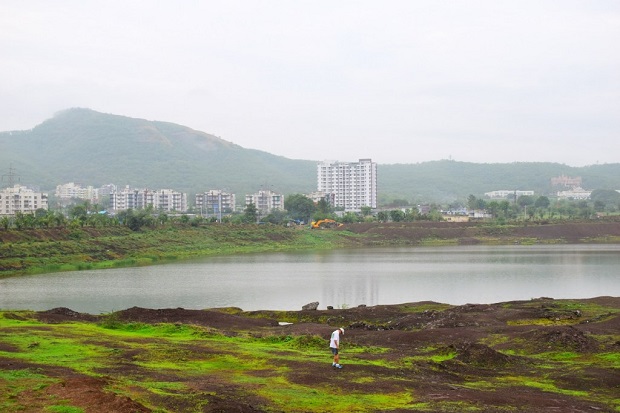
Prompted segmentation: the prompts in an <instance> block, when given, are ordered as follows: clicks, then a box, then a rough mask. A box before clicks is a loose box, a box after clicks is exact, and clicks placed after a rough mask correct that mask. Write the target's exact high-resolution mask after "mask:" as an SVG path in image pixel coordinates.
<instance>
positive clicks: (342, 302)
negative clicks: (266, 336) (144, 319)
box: [0, 245, 620, 314]
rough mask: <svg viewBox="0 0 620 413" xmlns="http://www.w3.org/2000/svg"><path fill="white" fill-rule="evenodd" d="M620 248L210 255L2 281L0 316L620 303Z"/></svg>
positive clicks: (401, 249)
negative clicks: (315, 305) (6, 312)
mask: <svg viewBox="0 0 620 413" xmlns="http://www.w3.org/2000/svg"><path fill="white" fill-rule="evenodd" d="M619 265H620V246H616V245H585V246H581V245H580V246H562V245H554V246H499V247H488V246H468V247H441V248H383V249H365V250H337V251H321V252H301V253H275V254H255V255H239V256H227V257H212V258H207V259H201V260H196V261H192V262H181V263H174V264H169V265H159V266H152V267H139V268H124V269H110V270H99V271H83V272H69V273H57V274H46V275H36V276H28V277H17V278H9V279H4V280H0V308H2V309H32V310H44V309H49V308H53V307H59V306H63V307H69V308H72V309H74V310H76V311H84V312H90V313H95V314H96V313H101V312H109V311H113V310H119V309H124V308H129V307H132V306H141V307H149V308H164V307H183V308H212V307H226V306H237V307H241V308H243V309H245V310H257V309H282V310H285V309H293V310H296V309H300V308H301V306H302V305H303V304H306V303H308V302H311V301H319V302H320V308H325V307H326V306H328V305H331V306H334V307H342V306H349V307H352V306H357V305H359V304H366V305H369V306H370V305H377V304H394V303H404V302H413V301H426V300H432V301H438V302H444V303H450V304H465V303H474V302H477V303H491V302H499V301H506V300H516V299H530V298H533V297H540V296H549V297H555V298H584V297H594V296H599V295H620V283H618V281H619V276H618V274H617V273H618V268H620V266H619Z"/></svg>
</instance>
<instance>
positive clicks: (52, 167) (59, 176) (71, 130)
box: [0, 109, 620, 203]
mask: <svg viewBox="0 0 620 413" xmlns="http://www.w3.org/2000/svg"><path fill="white" fill-rule="evenodd" d="M368 157H370V158H372V154H371V153H370V154H368ZM340 160H341V161H355V159H340ZM317 162H318V160H295V159H288V158H285V157H282V156H276V155H272V154H270V153H267V152H262V151H258V150H253V149H245V148H242V147H241V146H239V145H235V144H234V143H231V142H228V141H225V140H223V139H221V138H219V137H217V136H214V135H210V134H208V133H204V132H200V131H196V130H193V129H190V128H187V127H185V126H181V125H176V124H173V123H167V122H157V121H148V120H144V119H135V118H129V117H125V116H118V115H111V114H105V113H99V112H96V111H93V110H89V109H69V110H65V111H62V112H60V113H58V114H57V115H56V116H54V117H53V118H51V119H49V120H47V121H45V122H43V123H41V124H40V125H38V126H36V127H35V128H33V129H31V130H27V131H13V132H2V133H0V171H1V172H2V174H6V173H7V172H8V170H9V168H10V167H12V168H13V169H14V170H15V171H16V172H17V174H18V175H19V176H20V177H21V182H22V183H23V184H27V185H29V186H38V187H40V188H41V190H44V191H48V192H53V190H54V189H55V187H56V185H58V184H62V183H67V182H79V183H82V184H84V185H93V186H95V187H97V186H100V185H104V184H108V183H114V184H117V185H130V186H132V187H137V188H143V187H148V188H153V189H158V188H170V189H175V190H178V191H182V192H187V193H188V196H189V199H190V200H192V199H193V195H194V194H195V193H198V192H202V191H206V190H209V189H215V188H222V189H227V190H229V191H231V192H234V193H236V194H237V197H238V199H239V200H242V199H243V196H244V195H245V194H248V193H253V192H256V191H257V190H259V189H261V188H264V189H273V190H275V191H278V192H282V193H284V194H288V193H308V192H311V191H314V190H316V164H317ZM562 174H564V175H568V176H581V177H582V179H583V187H584V188H587V189H620V163H616V164H604V165H593V166H587V167H570V166H567V165H562V164H557V163H510V164H476V163H467V162H455V161H449V160H442V161H432V162H423V163H418V164H395V165H382V164H380V165H379V166H378V188H379V201H380V203H388V202H390V201H392V200H393V199H405V200H408V201H411V202H441V203H447V202H452V201H454V200H456V199H460V200H463V199H465V198H467V196H468V195H469V194H474V195H476V196H482V195H483V194H484V192H489V191H493V190H498V189H524V190H525V189H531V190H534V191H536V193H540V194H547V193H551V191H552V188H551V187H550V179H551V178H552V177H555V176H559V175H562ZM6 185H7V183H6V179H5V182H2V186H6ZM190 202H191V201H190Z"/></svg>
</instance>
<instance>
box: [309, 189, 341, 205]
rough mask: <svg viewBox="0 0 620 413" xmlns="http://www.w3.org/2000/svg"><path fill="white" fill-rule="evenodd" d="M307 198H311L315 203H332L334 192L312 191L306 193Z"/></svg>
mask: <svg viewBox="0 0 620 413" xmlns="http://www.w3.org/2000/svg"><path fill="white" fill-rule="evenodd" d="M306 197H308V198H309V199H311V200H312V202H314V203H315V204H316V203H318V202H320V201H325V202H327V204H328V205H334V203H335V201H336V194H334V193H332V192H322V191H321V192H318V191H317V192H312V193H309V194H307V195H306Z"/></svg>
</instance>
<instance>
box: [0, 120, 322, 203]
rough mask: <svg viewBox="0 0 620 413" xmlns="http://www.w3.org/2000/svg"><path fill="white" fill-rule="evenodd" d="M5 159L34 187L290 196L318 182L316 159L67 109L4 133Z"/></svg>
mask: <svg viewBox="0 0 620 413" xmlns="http://www.w3.org/2000/svg"><path fill="white" fill-rule="evenodd" d="M0 148H2V151H1V155H0V164H1V165H2V169H3V172H4V171H6V170H8V167H9V165H10V164H12V165H13V168H14V169H16V170H17V171H18V174H19V175H21V178H22V181H23V182H27V183H28V184H29V185H39V186H40V187H41V188H42V189H46V190H52V189H54V188H55V187H56V185H58V184H62V183H66V182H80V183H83V184H85V185H93V186H100V185H104V184H108V183H114V184H117V185H130V186H132V187H138V188H142V187H149V188H171V189H175V190H178V191H183V192H188V193H189V194H190V198H191V194H194V193H196V192H201V191H206V190H209V189H214V188H226V189H230V190H231V191H234V192H236V193H240V194H244V193H251V192H255V191H257V190H259V189H261V187H270V188H273V189H274V190H276V191H280V192H284V193H288V192H295V191H304V192H307V191H312V190H313V189H314V188H315V187H316V178H315V175H316V162H311V161H300V160H291V159H287V158H284V157H281V156H275V155H271V154H269V153H266V152H261V151H257V150H250V149H244V148H242V147H240V146H238V145H235V144H233V143H231V142H227V141H225V140H223V139H220V138H218V137H216V136H213V135H209V134H207V133H204V132H199V131H196V130H192V129H190V128H187V127H184V126H180V125H176V124H173V123H166V122H154V121H147V120H143V119H133V118H128V117H124V116H117V115H109V114H103V113H98V112H95V111H92V110H88V109H70V110H66V111H63V112H61V113H59V114H57V115H56V116H55V117H53V118H52V119H50V120H47V121H45V122H43V123H42V124H40V125H38V126H37V127H35V128H34V129H32V130H29V131H19V132H4V133H2V134H0Z"/></svg>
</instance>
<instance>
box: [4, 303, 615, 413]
mask: <svg viewBox="0 0 620 413" xmlns="http://www.w3.org/2000/svg"><path fill="white" fill-rule="evenodd" d="M579 301H580V302H581V303H582V304H583V305H584V306H587V305H591V304H598V305H603V306H608V307H610V308H613V309H619V308H620V297H598V298H593V299H587V300H579ZM558 303H559V300H558V301H556V300H553V299H551V298H540V299H536V300H531V301H522V302H511V303H498V304H488V305H463V306H438V305H436V304H435V303H412V304H403V305H390V306H375V307H357V308H351V309H335V310H315V311H297V312H287V313H286V317H288V319H291V318H293V319H296V320H297V321H296V322H294V323H293V324H291V325H282V326H280V325H278V323H277V321H276V319H275V317H276V316H282V315H283V313H275V312H269V311H256V312H242V311H241V310H235V309H227V310H226V312H224V310H223V309H222V310H217V309H215V310H204V311H198V310H184V309H181V308H177V309H159V310H153V309H143V308H137V307H134V308H130V309H128V310H125V311H121V312H118V313H116V316H117V317H118V320H121V321H127V322H128V321H136V322H142V323H187V324H193V325H200V326H206V327H210V328H214V329H217V330H218V331H220V332H222V333H225V334H228V335H232V336H234V335H236V334H239V333H240V332H245V333H247V332H251V334H253V335H254V336H256V337H260V336H273V335H276V336H278V335H282V336H287V335H292V336H308V337H309V338H312V337H315V336H319V337H321V338H324V339H327V337H328V336H329V334H330V333H331V331H332V330H333V329H334V327H335V326H343V327H344V328H345V335H344V337H343V338H344V340H343V351H342V362H343V364H345V368H344V369H342V370H336V369H331V368H330V367H329V364H328V363H329V362H330V355H329V354H328V352H327V351H326V366H324V365H318V364H317V363H316V362H310V361H308V362H303V361H292V360H291V361H280V363H283V364H286V366H287V367H288V368H289V371H290V374H288V375H287V379H288V380H289V381H291V382H294V383H298V384H300V385H303V386H308V387H312V386H314V385H316V383H317V380H320V381H321V382H322V383H323V384H328V385H333V386H337V388H339V389H341V391H342V392H360V393H363V392H364V391H365V390H366V391H369V392H371V391H372V392H377V391H379V390H380V391H384V392H386V393H388V392H391V393H400V392H403V391H409V392H411V393H413V394H414V395H415V398H416V399H417V400H420V401H422V402H427V403H430V404H431V405H432V403H437V402H446V401H452V402H465V403H468V404H469V405H470V406H471V405H474V406H476V407H477V408H478V409H479V410H477V411H481V412H507V411H511V412H534V413H543V412H544V413H547V412H563V413H564V412H566V413H570V412H611V411H613V410H612V409H611V408H610V406H609V405H607V404H604V403H599V402H596V401H591V400H585V399H583V398H578V397H572V396H571V395H567V394H562V393H560V392H545V391H543V390H540V389H537V388H535V387H527V386H520V387H519V386H517V387H515V386H511V387H501V386H497V387H496V388H495V389H494V391H488V389H486V390H483V389H476V388H472V387H471V386H465V385H464V384H465V383H466V382H476V381H484V380H487V379H488V380H492V379H494V378H500V377H508V376H510V377H513V376H514V377H519V376H527V375H528V374H531V371H532V369H534V368H535V367H536V366H537V365H538V364H540V363H542V361H541V360H540V359H536V358H531V357H526V356H518V355H509V354H505V353H503V352H502V350H506V349H511V350H517V351H522V353H517V354H539V353H544V352H548V351H551V350H554V351H565V352H574V353H577V354H584V355H588V354H589V355H594V354H597V353H614V352H619V351H620V341H619V340H617V337H618V334H619V332H620V315H619V314H618V313H617V312H615V313H612V312H610V313H605V314H598V315H596V316H591V317H590V316H589V315H588V314H587V313H581V312H580V311H569V310H564V309H562V308H563V307H562V306H561V305H559V304H558ZM422 306H424V307H428V308H431V307H432V308H435V309H429V310H420V311H415V312H414V311H412V310H411V309H412V308H413V307H416V308H423V307H422ZM235 311H236V314H230V312H235ZM36 316H37V318H39V319H40V320H41V321H45V322H48V323H59V322H66V321H72V320H80V321H85V322H91V321H96V320H97V319H98V317H97V316H92V315H88V314H80V313H76V312H74V311H71V310H70V309H66V308H58V309H54V310H50V311H44V312H39V313H37V315H36ZM326 320H327V321H326ZM524 320H529V321H532V320H537V321H538V322H540V320H548V321H549V324H550V325H544V326H543V325H535V324H533V323H532V322H530V323H525V322H524V323H523V324H519V323H515V322H518V321H524ZM497 336H501V337H505V338H506V340H505V341H504V342H503V343H504V344H502V342H499V343H498V344H490V343H489V342H488V341H485V340H484V339H489V338H491V337H497ZM610 337H611V338H610ZM614 337H615V338H614ZM484 343H489V344H488V345H487V344H484ZM347 346H369V347H370V346H379V347H383V348H389V351H388V352H387V353H381V354H373V353H368V354H365V353H362V354H359V353H357V354H356V355H355V356H350V355H348V354H347ZM429 347H432V348H434V349H436V350H435V352H436V354H437V355H441V354H447V353H452V354H456V356H455V357H454V358H452V359H449V360H445V361H439V362H431V361H430V360H429V359H428V353H427V351H428V350H425V349H428V348H429ZM0 350H1V351H5V352H13V351H16V350H17V349H14V348H10V346H4V347H2V348H0ZM174 350H175V351H177V352H179V353H182V354H183V357H185V358H187V359H194V358H196V359H204V358H205V357H209V356H213V357H216V356H217V354H211V355H209V354H205V353H204V347H198V346H193V347H192V346H191V345H180V346H179V347H178V348H175V349H174ZM421 354H424V355H425V359H426V360H429V361H415V362H414V361H411V362H404V363H402V367H401V368H400V369H394V368H387V367H381V366H378V365H370V364H355V363H352V364H347V358H348V357H355V358H357V359H361V360H364V359H367V360H372V359H379V358H380V359H383V360H392V361H395V362H396V361H399V360H403V359H405V360H407V358H408V357H415V356H418V355H421ZM139 355H140V350H135V349H134V350H130V351H129V350H128V351H124V352H121V353H119V356H118V360H117V362H116V363H115V367H113V368H111V369H110V370H109V371H101V372H100V373H101V374H102V377H109V376H118V375H144V374H145V370H141V369H140V367H138V366H136V365H135V363H133V360H134V359H135V357H138V356H139ZM284 360H288V359H284ZM25 367H36V368H38V369H40V371H43V372H44V373H45V374H47V375H50V376H53V377H57V378H59V379H60V383H58V384H55V385H52V386H49V387H48V388H47V389H46V392H47V394H53V395H56V396H57V397H58V398H59V399H62V400H69V401H70V402H71V404H72V405H74V406H79V407H82V408H84V409H85V411H87V412H119V413H120V412H123V413H124V412H147V411H150V410H149V409H147V408H146V407H145V406H143V405H140V404H138V403H137V402H135V401H134V400H131V399H129V398H127V397H121V396H118V395H115V394H113V393H111V392H110V391H109V390H107V389H106V386H107V385H108V382H107V381H106V379H103V378H92V377H87V376H83V375H80V374H77V373H75V372H73V371H70V370H68V369H63V368H51V367H46V366H29V365H26V364H24V363H18V362H15V361H14V360H9V359H3V358H0V369H4V370H7V369H20V368H25ZM326 371H327V373H328V374H326ZM149 374H150V375H151V376H149V377H148V378H149V379H150V380H153V381H158V380H161V381H172V380H180V379H179V378H175V377H167V376H165V375H164V374H156V373H153V372H152V371H151V372H149ZM270 374H271V373H270V372H269V371H258V372H256V375H257V377H261V376H265V375H270ZM358 374H363V375H364V376H368V375H372V376H373V377H374V378H375V380H374V381H373V382H372V383H358V382H356V381H355V380H351V379H350V378H352V377H353V378H354V377H355V376H356V375H358ZM545 374H546V375H547V377H546V378H547V379H549V380H553V381H554V383H555V384H556V386H561V388H563V389H569V390H579V391H589V390H590V389H592V388H596V389H599V390H600V389H602V391H603V392H605V393H606V394H609V395H613V394H616V395H617V394H620V393H618V392H617V390H619V389H620V375H618V373H617V370H614V369H612V368H589V369H585V370H584V371H581V372H579V373H575V372H574V371H571V370H570V369H568V368H566V369H563V368H560V369H559V370H549V371H548V372H546V373H545ZM186 380H187V379H186ZM192 380H193V381H190V382H188V381H185V382H184V383H185V384H186V385H187V386H188V387H189V388H191V389H194V390H196V391H197V392H201V394H206V396H204V397H206V398H207V399H208V403H202V404H200V405H197V404H195V403H193V402H191V401H190V400H185V399H178V398H176V399H175V398H170V397H166V396H153V397H155V398H154V399H151V403H153V404H154V405H157V406H160V407H161V408H165V409H167V410H168V411H174V412H193V411H204V412H260V411H273V410H268V409H267V410H265V408H264V406H268V401H266V400H261V398H260V397H258V396H255V395H253V393H252V391H251V389H249V388H244V389H241V388H238V387H236V386H234V385H230V384H227V383H223V382H220V381H218V380H217V379H216V378H214V377H211V376H205V377H201V378H200V379H192ZM20 397H22V398H23V399H24V400H22V402H24V403H26V404H27V405H29V406H31V409H29V410H25V411H31V412H38V411H41V407H42V405H41V403H42V402H41V401H39V399H37V398H36V397H34V395H31V394H29V393H25V394H22V395H21V396H20ZM28 397H32V400H28ZM610 397H611V396H610ZM180 400H181V401H180ZM203 401H204V400H203ZM261 406H262V407H261ZM402 411H404V410H402ZM411 411H415V410H411ZM425 411H429V410H425ZM430 411H432V410H430ZM436 411H437V412H440V411H442V412H443V411H458V408H456V410H445V408H441V409H439V408H438V410H436Z"/></svg>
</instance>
